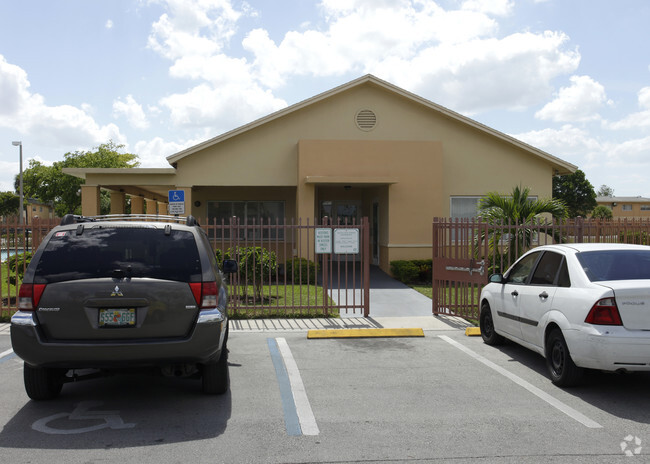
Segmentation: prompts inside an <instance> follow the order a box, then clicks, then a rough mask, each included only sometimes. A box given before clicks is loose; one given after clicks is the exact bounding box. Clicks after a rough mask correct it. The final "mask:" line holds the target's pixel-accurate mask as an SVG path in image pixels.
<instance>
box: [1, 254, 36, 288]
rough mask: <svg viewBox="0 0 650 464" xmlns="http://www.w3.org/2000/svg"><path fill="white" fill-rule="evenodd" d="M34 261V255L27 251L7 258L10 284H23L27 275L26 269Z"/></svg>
mask: <svg viewBox="0 0 650 464" xmlns="http://www.w3.org/2000/svg"><path fill="white" fill-rule="evenodd" d="M31 260H32V253H31V252H29V251H27V252H25V253H19V254H17V255H13V256H10V257H9V258H7V261H6V262H7V267H8V269H9V283H11V285H18V284H19V283H20V282H22V280H23V277H24V275H25V268H26V267H27V266H28V265H29V262H30V261H31Z"/></svg>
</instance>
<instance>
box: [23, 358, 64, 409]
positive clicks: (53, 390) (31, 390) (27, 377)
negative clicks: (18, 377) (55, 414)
mask: <svg viewBox="0 0 650 464" xmlns="http://www.w3.org/2000/svg"><path fill="white" fill-rule="evenodd" d="M63 375H64V371H62V370H61V369H49V368H45V367H32V366H30V365H28V364H27V363H25V364H24V366H23V379H24V381H25V391H26V392H27V396H29V397H30V398H31V399H33V400H36V401H39V400H51V399H54V398H56V397H57V396H59V393H61V388H63Z"/></svg>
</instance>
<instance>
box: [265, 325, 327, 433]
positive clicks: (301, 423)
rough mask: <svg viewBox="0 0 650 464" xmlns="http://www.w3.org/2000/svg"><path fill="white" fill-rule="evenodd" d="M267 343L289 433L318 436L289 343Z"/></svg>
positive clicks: (282, 340)
mask: <svg viewBox="0 0 650 464" xmlns="http://www.w3.org/2000/svg"><path fill="white" fill-rule="evenodd" d="M267 342H268V346H269V351H270V352H271V359H272V361H273V365H274V367H275V373H276V376H277V378H278V385H279V387H280V396H281V398H282V409H283V411H284V422H285V426H286V428H287V433H288V434H289V435H293V436H296V435H318V434H319V433H320V431H319V429H318V425H317V424H316V419H315V417H314V413H313V412H312V409H311V406H310V404H309V399H308V398H307V392H306V391H305V386H304V384H303V382H302V378H301V376H300V371H299V370H298V365H297V364H296V361H295V360H294V358H293V355H292V354H291V350H290V349H289V345H288V344H287V341H286V340H285V339H284V338H276V339H273V338H269V339H268V340H267Z"/></svg>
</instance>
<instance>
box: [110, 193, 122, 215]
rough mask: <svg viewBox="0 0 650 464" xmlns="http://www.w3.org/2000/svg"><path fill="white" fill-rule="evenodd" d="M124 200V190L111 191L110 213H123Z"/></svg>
mask: <svg viewBox="0 0 650 464" xmlns="http://www.w3.org/2000/svg"><path fill="white" fill-rule="evenodd" d="M125 202H126V195H125V194H124V192H111V214H124V203H125Z"/></svg>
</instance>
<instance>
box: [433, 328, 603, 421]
mask: <svg viewBox="0 0 650 464" xmlns="http://www.w3.org/2000/svg"><path fill="white" fill-rule="evenodd" d="M439 337H440V338H441V339H443V340H444V341H446V342H447V343H449V344H450V345H452V346H454V347H456V348H458V349H459V350H461V351H463V352H464V353H466V354H468V355H469V356H471V357H472V358H474V359H476V360H477V361H479V362H481V363H483V364H485V365H486V366H487V367H489V368H490V369H493V370H495V371H496V372H498V373H499V374H501V375H503V376H504V377H506V378H508V379H510V380H512V381H513V382H514V383H516V384H517V385H519V386H521V387H523V388H525V389H526V390H528V391H529V392H530V393H532V394H533V395H535V396H537V397H538V398H540V399H542V400H544V401H546V402H547V403H548V404H550V405H551V406H553V407H554V408H556V409H558V410H559V411H561V412H563V413H564V414H566V415H567V416H569V417H571V418H572V419H574V420H576V421H578V422H580V423H581V424H582V425H584V426H585V427H589V428H591V429H599V428H602V427H603V426H602V425H600V424H599V423H598V422H595V421H593V420H591V419H589V418H588V417H587V416H585V415H584V414H582V413H580V412H578V411H576V410H575V409H573V408H572V407H570V406H568V405H566V404H564V403H563V402H561V401H560V400H558V399H557V398H554V397H552V396H551V395H549V394H548V393H546V392H544V391H542V390H540V389H539V388H537V387H536V386H534V385H532V384H531V383H529V382H526V381H525V380H524V379H522V378H521V377H519V376H517V375H515V374H513V373H512V372H510V371H508V370H507V369H504V368H502V367H501V366H498V365H497V364H495V363H493V362H492V361H490V360H488V359H486V358H484V357H483V356H481V355H480V354H478V353H475V352H474V351H472V350H470V349H469V348H467V347H466V346H464V345H462V344H460V343H458V342H457V341H455V340H452V339H451V338H449V337H448V336H446V335H439Z"/></svg>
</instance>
